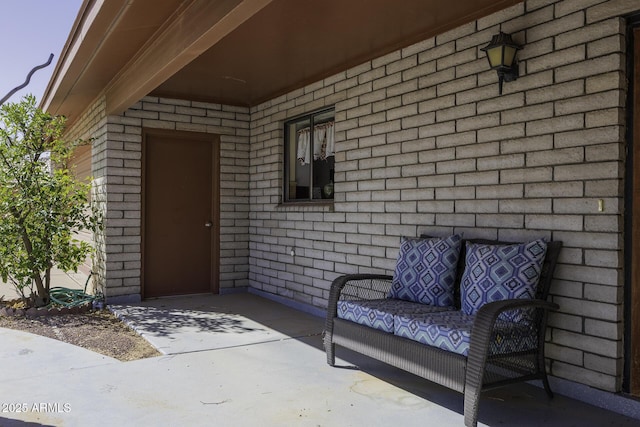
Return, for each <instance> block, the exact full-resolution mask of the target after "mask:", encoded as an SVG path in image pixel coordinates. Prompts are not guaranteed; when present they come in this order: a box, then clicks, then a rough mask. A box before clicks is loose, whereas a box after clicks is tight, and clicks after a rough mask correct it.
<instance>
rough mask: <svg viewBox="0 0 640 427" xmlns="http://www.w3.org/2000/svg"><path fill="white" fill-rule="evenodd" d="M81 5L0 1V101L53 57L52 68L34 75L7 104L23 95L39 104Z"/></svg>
mask: <svg viewBox="0 0 640 427" xmlns="http://www.w3.org/2000/svg"><path fill="white" fill-rule="evenodd" d="M81 4H82V0H0V99H2V98H3V97H4V96H5V95H6V94H7V93H8V92H9V91H11V90H12V89H13V88H15V87H16V86H20V85H21V84H23V83H24V81H25V79H26V77H27V75H28V74H29V71H31V69H32V68H33V67H35V66H36V65H40V64H43V63H45V62H46V61H47V59H49V54H51V53H53V55H54V56H53V61H52V62H51V65H49V66H48V67H46V68H44V69H41V70H38V71H36V72H35V74H34V75H33V76H32V77H31V82H30V83H29V85H28V86H27V87H25V88H24V89H22V90H20V91H19V92H16V93H15V94H14V95H13V96H12V97H11V98H10V99H9V100H8V101H7V102H18V101H20V99H21V98H22V97H23V96H24V95H26V94H33V95H34V96H35V97H36V99H37V102H40V101H41V99H42V95H43V93H44V91H45V89H46V88H47V83H49V79H50V78H51V75H52V74H53V70H54V69H55V65H56V63H57V61H58V60H59V59H60V53H61V52H62V49H63V47H64V44H65V42H66V41H67V37H68V36H69V32H70V31H71V27H72V26H73V23H74V21H75V19H76V15H77V14H78V11H79V10H80V5H81Z"/></svg>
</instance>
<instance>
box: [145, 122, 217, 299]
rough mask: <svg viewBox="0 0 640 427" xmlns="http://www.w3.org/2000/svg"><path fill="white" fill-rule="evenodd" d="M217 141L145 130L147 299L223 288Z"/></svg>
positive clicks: (179, 133)
mask: <svg viewBox="0 0 640 427" xmlns="http://www.w3.org/2000/svg"><path fill="white" fill-rule="evenodd" d="M216 140H217V138H216V137H215V136H213V135H206V134H196V133H186V132H162V133H155V132H149V133H146V134H145V143H144V153H145V154H144V243H143V263H144V264H143V281H144V282H143V296H144V297H157V296H168V295H184V294H194V293H207V292H217V291H218V283H217V270H218V268H217V260H218V256H217V253H216V252H217V242H218V234H219V225H218V223H219V221H218V218H217V214H216V212H217V209H216V206H217V193H218V192H217V186H218V171H217V169H218V168H217V163H218V161H217V158H218V156H217V153H218V152H219V144H217V141H216Z"/></svg>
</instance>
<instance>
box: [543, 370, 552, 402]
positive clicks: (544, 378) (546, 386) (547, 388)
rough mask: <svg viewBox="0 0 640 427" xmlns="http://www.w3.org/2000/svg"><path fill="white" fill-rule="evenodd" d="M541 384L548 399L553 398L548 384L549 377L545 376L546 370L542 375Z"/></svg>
mask: <svg viewBox="0 0 640 427" xmlns="http://www.w3.org/2000/svg"><path fill="white" fill-rule="evenodd" d="M542 385H544V391H546V392H547V396H549V399H553V391H551V386H550V385H549V379H548V378H547V373H546V372H545V373H544V374H543V376H542Z"/></svg>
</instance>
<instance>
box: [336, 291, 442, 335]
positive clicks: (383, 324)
mask: <svg viewBox="0 0 640 427" xmlns="http://www.w3.org/2000/svg"><path fill="white" fill-rule="evenodd" d="M445 310H455V309H454V308H453V307H434V306H430V305H426V304H419V303H415V302H410V301H403V300H398V299H392V298H384V299H375V300H340V301H338V317H339V318H340V319H344V320H350V321H352V322H355V323H359V324H361V325H364V326H368V327H370V328H375V329H379V330H381V331H384V332H389V333H393V332H394V317H395V316H397V315H399V314H404V315H407V316H415V315H423V314H429V313H433V312H438V311H445Z"/></svg>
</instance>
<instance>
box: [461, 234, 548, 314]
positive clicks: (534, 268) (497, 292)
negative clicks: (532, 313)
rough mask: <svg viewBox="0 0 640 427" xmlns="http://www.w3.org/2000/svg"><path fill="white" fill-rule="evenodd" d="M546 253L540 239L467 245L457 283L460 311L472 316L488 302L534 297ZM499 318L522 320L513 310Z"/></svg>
mask: <svg viewBox="0 0 640 427" xmlns="http://www.w3.org/2000/svg"><path fill="white" fill-rule="evenodd" d="M546 253H547V244H546V243H545V242H544V241H543V240H535V241H532V242H528V243H522V244H513V245H486V244H478V243H469V242H467V254H466V258H465V270H464V273H463V274H462V282H461V284H460V295H461V299H462V311H463V312H465V313H466V314H475V313H476V312H477V311H478V310H479V309H480V307H482V306H483V305H484V304H486V303H488V302H492V301H500V300H506V299H517V298H522V299H526V298H531V299H533V298H535V295H536V289H537V286H538V280H539V278H540V272H541V270H542V263H543V261H544V257H545V255H546ZM500 318H501V319H503V320H510V321H516V322H517V321H520V320H522V313H521V312H520V311H519V310H513V311H509V312H506V313H502V314H501V315H500Z"/></svg>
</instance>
